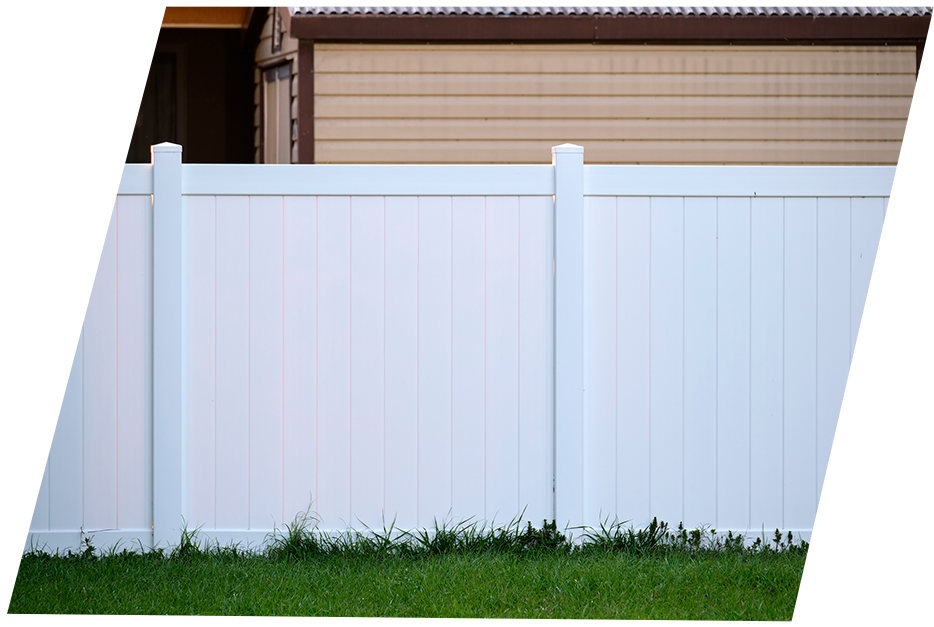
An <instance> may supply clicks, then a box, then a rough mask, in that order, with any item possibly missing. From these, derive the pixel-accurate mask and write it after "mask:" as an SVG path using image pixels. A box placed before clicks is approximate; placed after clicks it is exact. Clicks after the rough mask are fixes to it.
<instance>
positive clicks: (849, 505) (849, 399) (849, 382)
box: [846, 198, 853, 528]
mask: <svg viewBox="0 0 934 627" xmlns="http://www.w3.org/2000/svg"><path fill="white" fill-rule="evenodd" d="M848 201H849V207H848V210H849V211H848V215H849V224H848V225H847V226H848V227H849V231H850V238H849V242H848V243H849V260H848V261H849V263H848V264H847V270H848V272H849V276H848V277H847V278H848V279H849V281H848V282H849V287H850V289H849V293H848V294H847V296H848V297H849V307H848V309H847V316H848V319H847V353H848V354H847V360H846V361H847V372H846V375H847V379H846V386H847V394H846V404H847V408H846V430H847V433H846V435H847V452H846V455H847V460H846V461H847V473H846V475H847V476H846V482H847V492H846V496H847V498H846V509H847V512H846V514H847V518H846V520H847V527H848V528H849V527H852V526H853V199H852V198H849V199H848Z"/></svg>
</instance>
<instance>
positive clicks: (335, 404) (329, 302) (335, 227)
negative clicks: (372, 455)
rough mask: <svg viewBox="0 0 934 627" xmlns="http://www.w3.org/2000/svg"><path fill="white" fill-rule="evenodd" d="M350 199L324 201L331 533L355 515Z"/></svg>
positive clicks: (322, 446)
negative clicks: (351, 366) (352, 469)
mask: <svg viewBox="0 0 934 627" xmlns="http://www.w3.org/2000/svg"><path fill="white" fill-rule="evenodd" d="M350 238H351V233H350V198H348V197H346V196H341V197H321V198H319V199H318V266H317V267H318V331H317V333H318V443H317V444H318V456H317V457H318V467H317V472H316V476H317V478H318V488H317V489H318V494H317V497H316V500H317V507H316V510H317V512H318V515H319V516H320V517H321V524H322V526H324V527H325V528H331V529H341V528H344V527H346V526H348V525H351V524H353V522H354V521H353V520H352V519H351V513H350V501H351V491H352V490H353V486H352V485H351V483H350V454H351V453H350V451H351V445H352V443H351V441H350V341H351V336H350V334H351V327H350V325H351V320H350V282H351V281H352V280H353V278H352V277H351V274H350Z"/></svg>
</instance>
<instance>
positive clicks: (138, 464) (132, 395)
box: [116, 196, 152, 529]
mask: <svg viewBox="0 0 934 627" xmlns="http://www.w3.org/2000/svg"><path fill="white" fill-rule="evenodd" d="M151 207H152V201H151V200H150V198H149V197H148V196H123V197H120V198H118V200H117V207H116V212H117V285H116V287H117V325H118V326H117V523H118V525H119V528H120V529H148V528H149V527H150V525H151V524H152V519H151V512H150V503H151V501H152V493H151V488H150V484H149V481H150V480H151V479H150V477H149V473H148V472H147V470H148V466H149V464H150V463H151V460H150V459H149V454H148V453H149V451H150V450H151V448H152V442H151V440H150V437H151V436H150V434H151V432H152V422H151V415H150V406H149V403H148V401H149V398H148V394H147V388H148V387H149V385H148V384H149V381H148V379H147V376H148V375H150V372H149V369H148V367H147V365H148V364H147V356H148V351H147V346H146V344H147V339H148V337H149V334H148V332H147V324H148V320H147V316H148V314H147V306H148V305H149V298H148V295H149V293H150V290H151V287H152V286H151V284H150V282H149V277H150V276H151V275H150V274H148V273H147V261H148V259H147V257H148V255H147V253H148V252H149V247H148V245H147V240H148V239H149V236H150V231H149V229H148V228H147V227H148V225H147V222H148V220H149V215H148V214H149V211H148V210H149V209H150V208H151Z"/></svg>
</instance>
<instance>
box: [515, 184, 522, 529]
mask: <svg viewBox="0 0 934 627" xmlns="http://www.w3.org/2000/svg"><path fill="white" fill-rule="evenodd" d="M521 202H522V201H521V198H520V197H519V196H516V512H520V511H521V508H522V299H521V294H522V274H521V270H522V211H521Z"/></svg>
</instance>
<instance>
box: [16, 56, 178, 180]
mask: <svg viewBox="0 0 934 627" xmlns="http://www.w3.org/2000/svg"><path fill="white" fill-rule="evenodd" d="M175 59H176V56H175V55H174V54H165V53H139V54H116V53H114V54H87V53H84V54H67V53H28V52H7V163H148V162H149V160H150V155H149V147H150V146H151V145H152V144H158V143H161V142H165V141H169V142H177V141H178V139H177V134H178V112H177V108H178V98H177V91H176V90H177V87H176V81H177V79H176V67H175Z"/></svg>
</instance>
